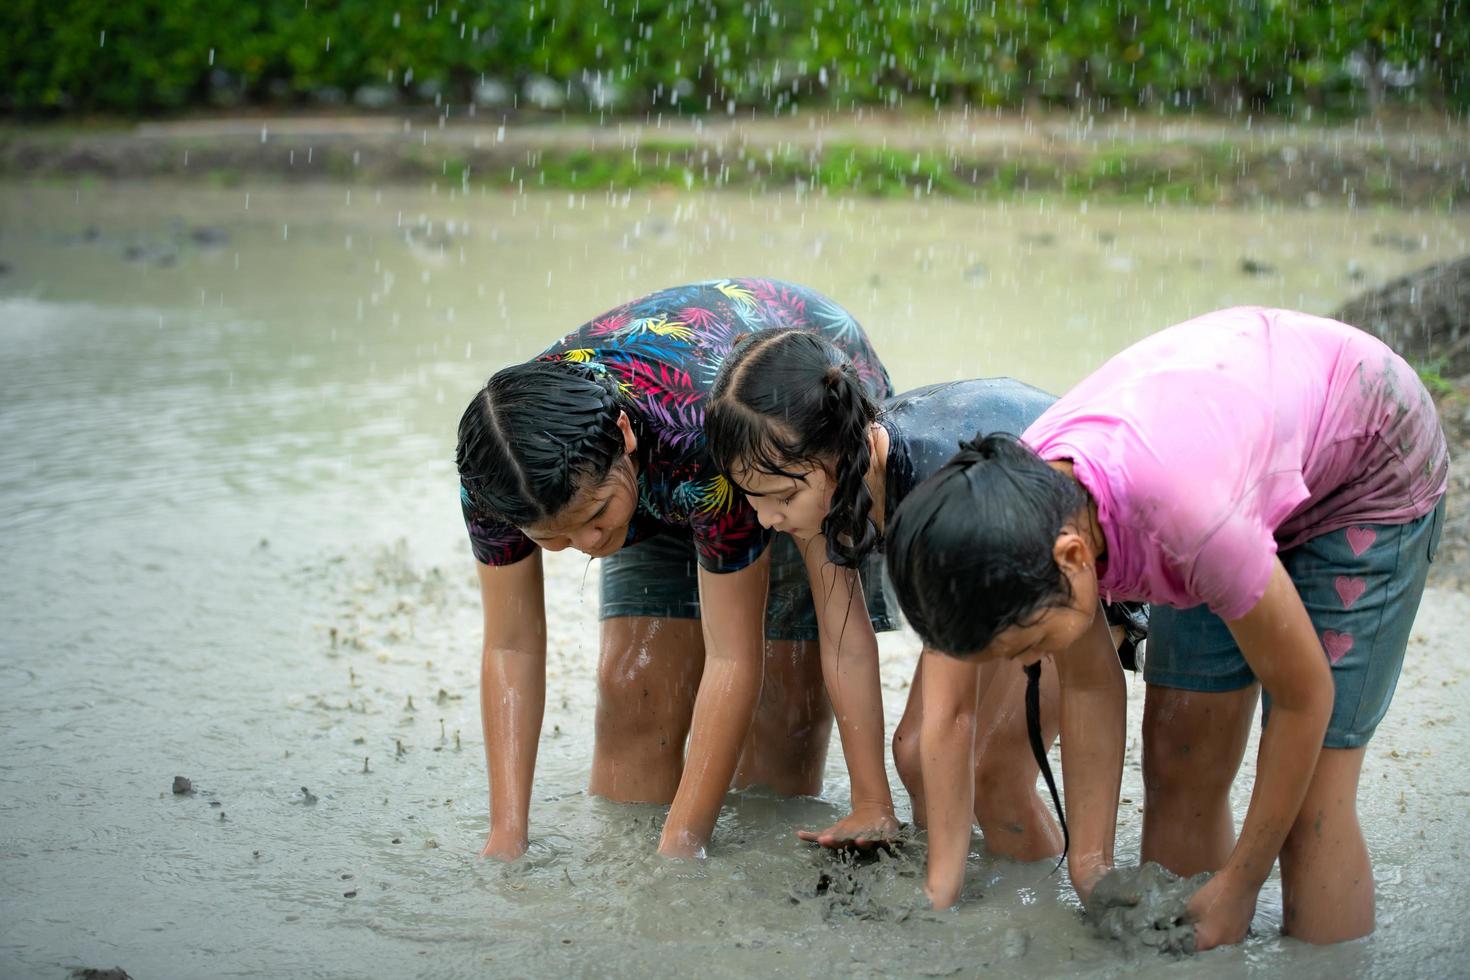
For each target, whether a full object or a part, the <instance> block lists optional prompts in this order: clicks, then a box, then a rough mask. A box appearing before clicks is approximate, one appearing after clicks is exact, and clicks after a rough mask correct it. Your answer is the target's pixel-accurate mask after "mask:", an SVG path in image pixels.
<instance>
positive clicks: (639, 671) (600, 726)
mask: <svg viewBox="0 0 1470 980" xmlns="http://www.w3.org/2000/svg"><path fill="white" fill-rule="evenodd" d="M666 700H667V699H666V698H664V697H662V696H661V692H660V691H659V690H658V685H657V682H656V679H655V678H654V677H653V676H652V671H650V670H648V669H647V668H646V667H642V666H640V665H639V664H638V663H637V661H636V658H632V657H620V656H616V655H605V656H604V657H603V658H602V660H601V662H600V663H599V664H598V668H597V736H598V738H600V739H602V738H608V737H615V738H640V737H649V736H652V735H653V734H654V733H655V732H657V731H659V730H661V729H666V728H667V727H668V726H667V720H668V719H667V715H668V714H669V711H668V705H666V704H664V703H663V702H664V701H666Z"/></svg>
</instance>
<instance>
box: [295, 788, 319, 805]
mask: <svg viewBox="0 0 1470 980" xmlns="http://www.w3.org/2000/svg"><path fill="white" fill-rule="evenodd" d="M291 802H292V803H300V804H301V805H302V806H314V805H315V804H316V794H315V793H313V792H312V791H311V790H309V789H307V788H306V787H305V786H303V787H301V792H300V793H293V794H291Z"/></svg>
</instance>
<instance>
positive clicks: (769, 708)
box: [735, 640, 832, 796]
mask: <svg viewBox="0 0 1470 980" xmlns="http://www.w3.org/2000/svg"><path fill="white" fill-rule="evenodd" d="M831 736H832V705H831V702H829V701H828V700H827V688H826V684H825V683H824V682H823V680H822V658H821V652H820V649H819V647H818V645H817V643H816V642H815V641H813V642H797V641H793V640H768V641H766V664H765V682H764V683H763V684H762V685H761V699H760V705H759V707H757V708H756V713H755V723H754V724H753V725H752V726H751V729H750V736H749V737H748V738H747V739H746V740H745V750H744V751H743V752H742V753H741V755H740V764H739V766H738V767H737V768H736V770H735V786H736V787H737V788H744V787H746V786H754V785H762V786H769V787H770V788H771V789H773V790H775V791H776V792H777V793H781V794H783V795H786V796H816V795H817V794H819V793H820V792H821V791H822V770H823V769H824V768H825V767H826V765H827V746H828V743H829V742H830V741H831Z"/></svg>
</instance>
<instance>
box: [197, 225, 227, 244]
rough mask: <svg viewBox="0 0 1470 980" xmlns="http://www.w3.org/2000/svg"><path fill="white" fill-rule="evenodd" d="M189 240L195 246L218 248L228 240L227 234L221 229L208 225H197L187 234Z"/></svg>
mask: <svg viewBox="0 0 1470 980" xmlns="http://www.w3.org/2000/svg"><path fill="white" fill-rule="evenodd" d="M189 238H190V239H191V240H192V241H193V242H194V244H195V245H203V246H205V247H209V246H216V247H217V246H220V245H223V244H225V243H226V242H228V241H229V240H230V235H229V232H227V231H225V230H224V229H223V228H215V227H212V226H210V225H199V226H198V227H196V228H193V229H191V230H190V232H189Z"/></svg>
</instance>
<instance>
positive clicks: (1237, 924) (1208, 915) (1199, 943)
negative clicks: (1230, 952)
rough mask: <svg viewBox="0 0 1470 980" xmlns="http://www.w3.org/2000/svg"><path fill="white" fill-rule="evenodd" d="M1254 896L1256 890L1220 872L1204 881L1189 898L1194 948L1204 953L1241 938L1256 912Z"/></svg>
mask: <svg viewBox="0 0 1470 980" xmlns="http://www.w3.org/2000/svg"><path fill="white" fill-rule="evenodd" d="M1256 895H1257V889H1254V888H1250V887H1249V886H1242V885H1238V884H1236V883H1235V879H1233V878H1231V877H1230V876H1229V875H1228V874H1227V873H1226V872H1223V871H1222V872H1221V873H1219V874H1217V875H1215V877H1213V878H1211V879H1210V880H1209V881H1208V882H1206V883H1205V884H1204V885H1203V886H1202V887H1201V888H1200V890H1199V891H1197V892H1195V893H1194V897H1193V898H1191V899H1190V900H1189V911H1188V913H1187V915H1188V918H1189V919H1190V920H1191V921H1192V922H1194V944H1195V949H1197V950H1200V951H1201V952H1203V951H1204V950H1207V949H1213V948H1215V947H1216V946H1228V945H1232V944H1234V943H1238V942H1240V941H1241V940H1242V939H1244V938H1245V934H1246V932H1247V931H1249V929H1250V925H1251V918H1252V917H1253V916H1254V915H1255V914H1256Z"/></svg>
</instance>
